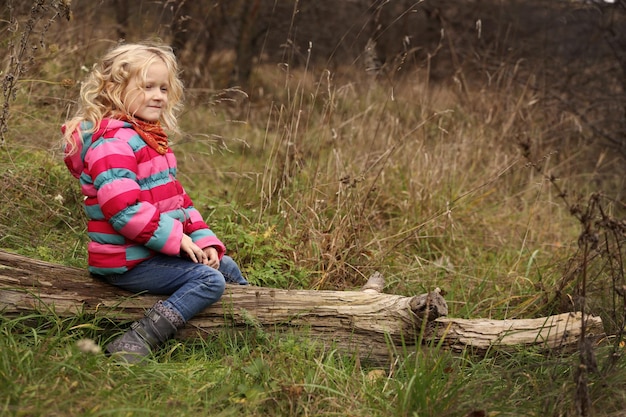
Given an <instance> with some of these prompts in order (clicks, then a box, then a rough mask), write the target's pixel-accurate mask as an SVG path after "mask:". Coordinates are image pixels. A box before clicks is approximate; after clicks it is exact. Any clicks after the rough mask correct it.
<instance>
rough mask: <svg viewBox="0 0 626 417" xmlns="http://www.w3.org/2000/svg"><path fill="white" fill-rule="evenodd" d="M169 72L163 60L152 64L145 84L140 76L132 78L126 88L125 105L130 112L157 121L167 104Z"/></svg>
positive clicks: (147, 119)
mask: <svg viewBox="0 0 626 417" xmlns="http://www.w3.org/2000/svg"><path fill="white" fill-rule="evenodd" d="M169 87H170V84H169V72H168V70H167V66H166V65H165V63H164V62H163V61H160V60H157V61H155V62H153V63H152V64H150V66H149V67H148V71H147V73H146V80H145V84H144V83H143V80H141V79H140V78H139V77H138V76H136V77H133V78H131V80H130V81H129V83H128V85H127V86H126V89H125V90H124V96H123V97H124V99H123V102H124V105H125V106H126V109H127V110H128V112H129V113H130V114H131V115H133V116H135V117H137V118H139V119H142V120H145V121H146V122H156V121H158V120H159V119H160V118H161V114H162V113H163V112H164V111H165V108H166V106H167V92H168V90H169Z"/></svg>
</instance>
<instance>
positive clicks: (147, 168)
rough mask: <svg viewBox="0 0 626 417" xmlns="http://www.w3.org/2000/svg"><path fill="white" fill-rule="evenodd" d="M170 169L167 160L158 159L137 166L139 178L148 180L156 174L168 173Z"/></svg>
mask: <svg viewBox="0 0 626 417" xmlns="http://www.w3.org/2000/svg"><path fill="white" fill-rule="evenodd" d="M168 169H169V165H168V162H167V158H163V157H156V158H152V159H149V160H147V161H144V162H141V163H140V164H138V165H137V177H138V178H147V177H149V176H151V175H153V174H154V173H157V172H161V171H167V170H168Z"/></svg>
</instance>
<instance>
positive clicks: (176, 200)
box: [154, 195, 181, 213]
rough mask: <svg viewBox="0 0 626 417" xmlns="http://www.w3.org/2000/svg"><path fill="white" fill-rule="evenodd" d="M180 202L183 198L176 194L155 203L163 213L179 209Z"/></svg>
mask: <svg viewBox="0 0 626 417" xmlns="http://www.w3.org/2000/svg"><path fill="white" fill-rule="evenodd" d="M180 202H181V198H180V197H179V196H177V195H175V196H172V197H170V198H167V199H165V200H161V201H156V202H155V203H154V205H155V206H156V208H157V209H158V210H159V211H160V212H161V213H165V212H168V211H172V210H177V209H179V208H180V207H181V205H180Z"/></svg>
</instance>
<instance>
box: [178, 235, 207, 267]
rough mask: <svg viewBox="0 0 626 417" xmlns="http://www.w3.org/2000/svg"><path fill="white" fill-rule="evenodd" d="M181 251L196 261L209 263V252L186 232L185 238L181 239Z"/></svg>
mask: <svg viewBox="0 0 626 417" xmlns="http://www.w3.org/2000/svg"><path fill="white" fill-rule="evenodd" d="M180 253H181V254H183V255H187V256H188V257H189V259H191V261H192V262H194V263H203V264H207V262H208V260H207V254H206V253H205V251H203V250H202V249H201V248H200V246H198V245H196V244H195V243H194V242H193V240H192V239H191V238H190V237H189V236H188V235H186V234H183V238H182V240H181V241H180Z"/></svg>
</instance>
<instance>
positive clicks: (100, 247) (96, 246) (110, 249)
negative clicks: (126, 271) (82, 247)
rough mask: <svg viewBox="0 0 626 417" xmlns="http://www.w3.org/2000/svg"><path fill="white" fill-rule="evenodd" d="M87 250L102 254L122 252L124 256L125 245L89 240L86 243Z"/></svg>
mask: <svg viewBox="0 0 626 417" xmlns="http://www.w3.org/2000/svg"><path fill="white" fill-rule="evenodd" d="M87 249H88V250H89V252H93V253H99V254H104V255H118V254H124V256H126V246H125V245H108V244H103V243H96V242H89V244H88V245H87Z"/></svg>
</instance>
